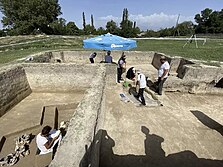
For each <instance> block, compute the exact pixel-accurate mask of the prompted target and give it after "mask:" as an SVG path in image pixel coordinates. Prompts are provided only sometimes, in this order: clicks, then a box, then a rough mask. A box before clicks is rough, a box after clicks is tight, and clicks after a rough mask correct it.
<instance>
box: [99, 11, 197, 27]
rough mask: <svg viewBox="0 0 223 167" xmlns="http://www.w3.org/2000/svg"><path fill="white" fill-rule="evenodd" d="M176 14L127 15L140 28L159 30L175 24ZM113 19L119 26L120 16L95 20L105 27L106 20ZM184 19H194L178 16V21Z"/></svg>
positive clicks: (192, 19) (192, 18) (192, 17)
mask: <svg viewBox="0 0 223 167" xmlns="http://www.w3.org/2000/svg"><path fill="white" fill-rule="evenodd" d="M177 17H178V15H177V14H176V15H167V14H165V13H159V14H157V13H154V14H152V15H149V16H144V15H142V14H139V15H132V14H131V15H129V20H131V21H136V24H137V26H138V27H140V29H142V30H147V29H152V30H159V29H161V28H167V27H172V26H175V25H176V21H177ZM111 20H113V21H115V22H116V23H117V24H118V25H117V26H119V23H120V22H121V17H115V16H112V15H109V16H105V17H99V18H97V19H96V20H95V26H96V27H105V25H106V23H107V22H108V21H111ZM184 21H194V16H180V19H179V23H181V22H184Z"/></svg>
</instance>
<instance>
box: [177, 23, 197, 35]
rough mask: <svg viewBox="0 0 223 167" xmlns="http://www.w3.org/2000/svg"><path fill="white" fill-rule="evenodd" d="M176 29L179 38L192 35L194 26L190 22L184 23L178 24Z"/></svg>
mask: <svg viewBox="0 0 223 167" xmlns="http://www.w3.org/2000/svg"><path fill="white" fill-rule="evenodd" d="M176 28H177V29H178V30H179V33H180V35H181V36H185V35H190V34H194V31H193V28H194V24H193V22H192V21H184V22H183V23H180V24H178V25H177V27H176Z"/></svg>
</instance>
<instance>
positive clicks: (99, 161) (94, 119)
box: [0, 51, 223, 167]
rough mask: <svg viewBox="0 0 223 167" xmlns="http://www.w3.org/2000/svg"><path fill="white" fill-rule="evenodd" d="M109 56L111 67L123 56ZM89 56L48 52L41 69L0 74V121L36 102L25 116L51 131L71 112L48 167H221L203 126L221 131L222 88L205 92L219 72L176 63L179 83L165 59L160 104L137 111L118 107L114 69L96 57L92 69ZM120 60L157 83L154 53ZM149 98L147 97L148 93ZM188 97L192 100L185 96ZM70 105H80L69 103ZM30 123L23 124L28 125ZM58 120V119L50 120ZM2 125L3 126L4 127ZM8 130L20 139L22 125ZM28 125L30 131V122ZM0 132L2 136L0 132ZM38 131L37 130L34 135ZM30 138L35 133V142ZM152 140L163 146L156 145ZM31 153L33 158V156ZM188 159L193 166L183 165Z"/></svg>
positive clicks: (215, 144)
mask: <svg viewBox="0 0 223 167" xmlns="http://www.w3.org/2000/svg"><path fill="white" fill-rule="evenodd" d="M112 53H113V58H114V61H116V62H117V60H118V58H119V57H120V55H121V52H112ZM89 54H90V52H75V51H74V52H68V51H65V52H57V53H52V55H51V56H52V57H51V58H50V59H48V58H46V59H45V60H44V61H43V62H44V63H35V62H28V63H24V64H21V65H16V66H14V67H10V68H9V69H8V70H7V69H6V70H5V71H3V72H2V73H1V74H2V75H0V77H1V79H3V80H0V82H1V88H0V89H1V92H3V94H1V95H2V96H1V98H0V105H1V108H0V111H1V112H0V113H1V115H3V116H2V117H1V120H3V118H5V117H6V116H7V115H10V113H11V114H12V115H13V109H15V108H16V107H18V106H19V105H20V104H23V103H24V105H27V106H28V105H29V102H24V101H25V100H27V99H29V98H31V97H34V96H36V97H37V98H36V100H33V102H40V101H42V103H41V105H40V107H39V109H38V111H37V110H36V111H37V112H38V116H35V115H34V114H33V113H37V112H36V111H25V112H24V113H28V112H31V113H32V117H33V119H35V120H38V121H37V124H38V126H39V127H40V129H41V127H42V126H44V125H46V124H50V125H51V126H55V122H57V120H58V122H60V121H61V120H64V119H66V118H60V116H63V115H61V114H60V112H61V111H62V112H69V111H70V107H69V106H70V105H73V108H74V109H71V110H72V112H70V113H72V114H71V116H69V119H70V125H69V128H68V131H67V133H66V135H65V137H64V139H63V140H62V141H63V142H62V144H61V146H60V147H59V149H58V152H57V154H56V155H55V158H54V160H53V161H52V162H51V164H50V166H51V167H58V166H75V167H76V166H83V167H85V166H86V167H87V166H89V165H91V166H92V167H98V166H125V165H123V164H122V162H124V163H125V164H126V166H137V165H141V166H150V165H153V162H155V163H156V166H162V165H163V164H165V162H168V164H167V166H171V163H172V162H173V165H172V166H177V165H178V166H179V164H186V165H190V164H194V163H196V165H197V166H199V167H200V166H208V165H215V166H221V164H222V155H223V152H222V150H223V149H222V133H219V132H221V131H220V130H218V131H216V129H215V127H211V126H209V124H207V122H210V121H211V120H212V122H215V124H218V127H220V129H222V124H223V122H222V120H223V119H222V113H221V111H220V109H221V108H222V107H223V106H222V103H221V101H222V100H223V99H222V96H221V92H222V91H221V88H213V89H214V90H217V92H215V93H216V94H217V95H209V94H208V93H209V92H211V91H210V90H209V88H207V87H203V85H204V86H207V84H208V83H210V81H213V80H214V81H215V82H216V81H219V76H222V75H221V73H222V69H221V68H215V67H206V66H202V65H194V64H193V63H189V64H188V63H186V64H184V65H182V63H181V67H180V68H181V73H180V74H181V78H179V77H177V70H179V68H178V66H179V64H180V61H181V60H180V58H178V59H177V60H176V61H175V60H174V59H170V60H171V62H172V63H177V64H175V66H172V67H174V68H172V70H173V71H171V74H170V76H169V78H168V80H167V81H166V83H165V85H164V86H165V87H164V90H165V91H166V92H164V93H163V95H162V96H160V97H158V100H159V101H161V103H162V104H163V105H162V106H161V105H158V106H156V107H143V106H142V107H137V106H136V105H134V104H133V103H123V102H122V101H121V100H120V97H119V94H120V93H122V92H123V91H124V88H123V86H122V84H116V68H117V67H116V66H115V65H112V64H111V65H110V64H100V63H99V62H100V61H101V56H100V54H98V57H97V59H96V61H95V62H96V63H95V64H90V63H89V59H88V56H89ZM101 54H102V52H101ZM126 54H127V56H128V57H127V61H128V64H127V68H130V67H132V66H134V67H135V68H137V69H141V71H142V72H143V73H144V74H145V75H146V76H147V77H148V79H149V80H151V81H152V82H154V81H155V79H156V76H157V69H156V68H154V65H152V64H151V62H152V60H153V58H154V53H145V52H126ZM46 60H47V61H48V62H46ZM57 60H61V62H60V63H59V62H58V61H57ZM40 62H41V60H40ZM157 66H158V65H157ZM216 71H217V72H216ZM208 72H210V73H209V74H208ZM204 73H205V75H204ZM217 74H218V75H217ZM15 76H16V77H15ZM201 76H202V77H201ZM201 79H202V80H201ZM213 87H214V86H213ZM147 88H148V89H149V87H147ZM3 90H4V91H3ZM149 91H150V92H153V91H152V90H150V89H149ZM167 91H173V92H175V93H173V92H167ZM189 91H190V93H191V94H188V92H189ZM77 92H79V93H77ZM76 93H77V94H76ZM196 93H198V94H197V95H196ZM199 93H202V94H199ZM205 93H206V94H205ZM79 95H80V96H79ZM76 96H78V97H76ZM43 97H50V98H51V100H52V101H51V102H50V103H49V102H47V101H46V99H45V100H44V98H43ZM75 98H77V99H78V100H74V99H75ZM62 99H63V100H64V101H62ZM54 100H55V101H54ZM30 101H31V100H30ZM22 106H23V105H22ZM31 106H32V107H33V106H34V105H33V104H32V105H31ZM22 110H23V109H22ZM195 110H196V111H199V113H200V114H198V115H193V113H191V111H195ZM57 112H58V113H57ZM68 115H69V114H68ZM19 116H22V115H20V114H19V115H16V114H15V113H14V117H12V119H15V117H16V118H19ZM23 116H24V117H25V115H23ZM32 117H28V119H29V120H31V119H32ZM57 117H58V119H55V118H57ZM48 118H50V119H48ZM46 120H49V121H46ZM21 122H22V121H21ZM29 123H32V121H29ZM0 124H1V125H2V121H1V123H0ZM12 124H13V122H12V121H11V122H10V125H9V126H10V127H11V129H12V132H19V130H21V128H19V127H23V126H26V125H25V124H23V125H19V124H18V125H17V126H12ZM41 125H42V126H41ZM57 125H58V124H57ZM33 126H34V127H35V124H34V123H33V125H32V127H33ZM0 127H1V126H0ZM29 127H30V126H29ZM143 127H144V128H143ZM16 128H17V130H16ZM142 129H144V130H142ZM0 130H1V133H0V134H1V135H2V129H0ZM39 131H40V130H39V129H37V131H36V132H35V133H38V132H39ZM10 133H11V132H10ZM35 133H34V132H33V134H34V135H35ZM3 136H6V137H5V139H4V138H3V140H5V142H4V143H5V144H7V134H6V133H5V134H3ZM150 137H151V138H150ZM157 138H159V139H161V140H159V141H158V142H156V141H157V140H155V139H157ZM150 139H151V140H150ZM153 139H154V140H153ZM33 141H34V140H33ZM1 143H3V142H1ZM147 144H148V145H147ZM154 144H155V146H156V148H157V149H158V150H161V153H162V154H160V155H162V158H163V159H162V160H163V161H159V158H160V157H159V155H158V156H157V157H156V156H155V157H149V156H148V155H149V153H151V152H150V151H151V150H150V149H151V148H150V146H154ZM153 148H154V147H153ZM153 148H152V149H153ZM3 150H4V146H3V148H2V151H3ZM67 150H69V151H67ZM153 150H156V149H153ZM103 151H105V152H103ZM106 151H109V152H106ZM33 153H36V150H34V152H33ZM107 153H109V154H107ZM163 153H164V154H165V155H163ZM49 156H51V155H49ZM35 157H36V159H35V162H37V163H38V162H48V163H49V162H50V161H51V157H50V158H49V157H45V158H43V157H40V156H35ZM148 157H149V158H148ZM188 157H192V159H187V158H188ZM42 158H43V159H44V160H42ZM157 159H158V161H156V160H157ZM177 159H178V160H177ZM23 160H24V161H25V158H24V159H21V163H22V161H23ZM113 160H114V161H113ZM116 160H117V161H116ZM141 160H143V161H141ZM144 160H145V161H144ZM190 160H192V161H190ZM110 162H111V163H110ZM140 163H143V164H140ZM169 163H170V164H169ZM219 163H220V165H218V164H219ZM17 165H19V163H18V164H17Z"/></svg>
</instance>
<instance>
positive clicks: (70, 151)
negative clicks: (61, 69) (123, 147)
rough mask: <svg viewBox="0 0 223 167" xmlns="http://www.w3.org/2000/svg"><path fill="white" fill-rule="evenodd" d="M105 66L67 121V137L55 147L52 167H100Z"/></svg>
mask: <svg viewBox="0 0 223 167" xmlns="http://www.w3.org/2000/svg"><path fill="white" fill-rule="evenodd" d="M105 75H106V70H105V66H103V65H102V66H100V68H99V69H98V70H97V72H96V75H95V78H93V80H92V84H91V87H90V88H89V89H88V90H87V92H86V94H85V97H84V98H83V100H82V101H81V102H80V103H79V105H78V107H77V109H76V111H75V114H74V115H73V117H72V119H71V120H70V125H69V128H68V131H67V134H66V136H65V137H64V139H63V140H62V143H61V146H60V147H59V148H58V151H57V153H56V156H55V158H54V160H53V161H52V162H51V164H50V166H51V167H61V166H77V167H78V166H81V167H88V166H89V165H90V164H91V165H90V166H92V167H97V166H99V158H100V157H99V155H100V142H98V141H100V129H101V127H102V124H103V120H104V118H103V115H104V107H103V106H104V104H103V103H104V89H105V78H106V76H105Z"/></svg>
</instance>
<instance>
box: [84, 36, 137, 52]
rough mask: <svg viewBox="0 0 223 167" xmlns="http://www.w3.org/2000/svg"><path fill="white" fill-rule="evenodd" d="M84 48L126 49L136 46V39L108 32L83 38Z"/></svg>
mask: <svg viewBox="0 0 223 167" xmlns="http://www.w3.org/2000/svg"><path fill="white" fill-rule="evenodd" d="M83 43H84V48H90V49H101V50H128V49H132V48H135V47H137V45H136V41H135V40H132V39H127V38H123V37H120V36H117V35H112V34H110V33H108V34H104V35H100V36H97V37H95V38H89V39H86V40H83Z"/></svg>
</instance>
